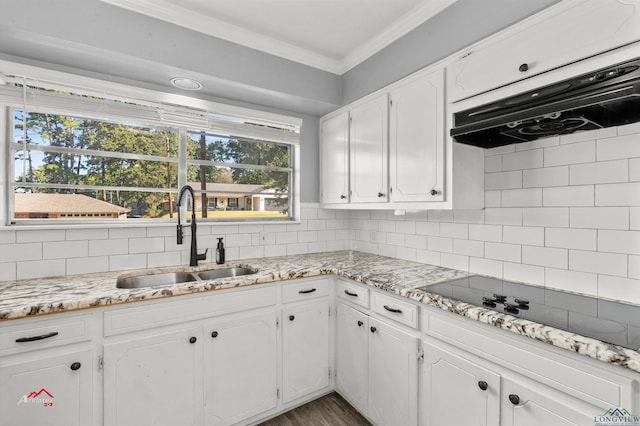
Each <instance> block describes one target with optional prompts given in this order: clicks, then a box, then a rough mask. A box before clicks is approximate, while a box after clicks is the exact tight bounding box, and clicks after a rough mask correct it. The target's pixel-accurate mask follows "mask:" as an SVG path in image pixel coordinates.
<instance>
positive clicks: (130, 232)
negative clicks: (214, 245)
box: [109, 226, 204, 240]
mask: <svg viewBox="0 0 640 426" xmlns="http://www.w3.org/2000/svg"><path fill="white" fill-rule="evenodd" d="M187 227H188V226H185V228H187ZM200 228H201V229H199V230H198V231H199V232H200V231H202V228H204V227H202V226H201V227H200ZM146 236H147V228H109V238H110V239H112V240H116V239H119V238H145V237H146Z"/></svg>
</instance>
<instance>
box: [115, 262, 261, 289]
mask: <svg viewBox="0 0 640 426" xmlns="http://www.w3.org/2000/svg"><path fill="white" fill-rule="evenodd" d="M256 272H258V271H257V270H256V269H251V268H235V267H233V268H220V269H209V270H205V271H198V272H165V273H162V274H148V275H147V274H145V275H129V276H127V275H123V276H120V277H118V279H117V280H116V287H117V288H141V287H157V286H161V285H171V284H182V283H188V282H193V281H208V280H215V279H219V278H231V277H239V276H242V275H251V274H255V273H256Z"/></svg>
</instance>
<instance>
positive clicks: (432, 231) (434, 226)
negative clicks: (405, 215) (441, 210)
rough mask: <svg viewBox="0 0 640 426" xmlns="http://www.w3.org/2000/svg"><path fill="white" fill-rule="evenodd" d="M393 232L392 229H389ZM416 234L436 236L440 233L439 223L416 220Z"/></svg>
mask: <svg viewBox="0 0 640 426" xmlns="http://www.w3.org/2000/svg"><path fill="white" fill-rule="evenodd" d="M390 232H394V231H390ZM416 234H419V235H431V236H434V237H437V236H439V235H440V223H438V222H416Z"/></svg>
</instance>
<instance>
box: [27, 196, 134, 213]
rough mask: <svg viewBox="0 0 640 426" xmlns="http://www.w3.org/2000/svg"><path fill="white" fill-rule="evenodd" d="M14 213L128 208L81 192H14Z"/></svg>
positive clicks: (99, 210) (106, 210)
mask: <svg viewBox="0 0 640 426" xmlns="http://www.w3.org/2000/svg"><path fill="white" fill-rule="evenodd" d="M15 212H16V213H40V212H49V213H127V212H129V209H126V208H124V207H120V206H116V205H115V204H111V203H107V202H106V201H101V200H98V199H95V198H91V197H87V196H86V195H81V194H46V193H28V192H27V193H22V192H16V193H15Z"/></svg>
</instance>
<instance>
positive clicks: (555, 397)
mask: <svg viewBox="0 0 640 426" xmlns="http://www.w3.org/2000/svg"><path fill="white" fill-rule="evenodd" d="M502 389H503V391H502V398H503V401H502V412H503V419H502V422H501V424H502V425H505V426H539V425H553V426H569V425H574V426H578V425H592V424H593V423H594V420H593V419H594V417H596V416H598V415H601V414H603V413H604V412H605V411H606V410H607V409H608V408H612V407H602V408H598V407H594V406H592V405H590V404H587V403H585V402H583V401H579V400H577V399H575V398H572V397H570V396H568V395H565V394H562V393H561V392H558V391H555V390H553V389H551V388H549V387H548V386H544V385H542V384H539V383H534V382H531V381H528V380H527V381H525V380H524V379H521V380H517V379H513V378H506V379H503V385H502Z"/></svg>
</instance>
